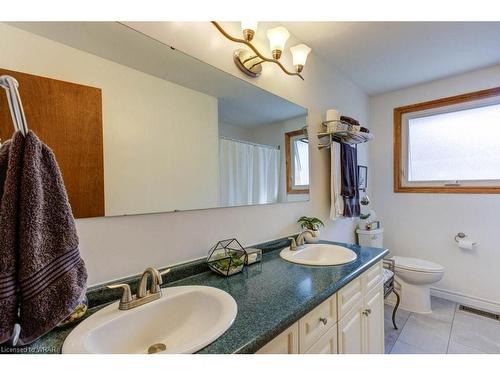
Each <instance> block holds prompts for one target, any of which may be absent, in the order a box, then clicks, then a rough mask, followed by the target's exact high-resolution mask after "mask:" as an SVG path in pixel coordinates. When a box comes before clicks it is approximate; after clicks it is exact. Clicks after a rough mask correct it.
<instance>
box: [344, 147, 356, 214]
mask: <svg viewBox="0 0 500 375" xmlns="http://www.w3.org/2000/svg"><path fill="white" fill-rule="evenodd" d="M340 159H341V170H342V186H341V194H342V197H343V198H344V213H343V215H344V217H358V216H359V215H360V211H361V210H360V206H359V190H358V155H357V149H356V147H355V146H351V145H349V144H346V143H341V152H340Z"/></svg>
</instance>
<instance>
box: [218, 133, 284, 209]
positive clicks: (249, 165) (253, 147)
mask: <svg viewBox="0 0 500 375" xmlns="http://www.w3.org/2000/svg"><path fill="white" fill-rule="evenodd" d="M279 169H280V150H279V149H278V148H275V147H272V146H267V145H257V144H251V143H246V142H241V141H236V140H232V139H225V138H220V140H219V174H220V206H241V205H248V204H263V203H276V202H278V187H279V175H280V173H279V172H280V171H279Z"/></svg>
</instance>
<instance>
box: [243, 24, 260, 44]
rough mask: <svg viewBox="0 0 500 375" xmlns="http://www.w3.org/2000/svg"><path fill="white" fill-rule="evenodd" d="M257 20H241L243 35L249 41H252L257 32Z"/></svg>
mask: <svg viewBox="0 0 500 375" xmlns="http://www.w3.org/2000/svg"><path fill="white" fill-rule="evenodd" d="M258 24H259V23H258V22H257V21H241V31H242V32H243V37H244V38H245V40H246V41H247V42H250V41H251V40H252V39H253V37H254V35H255V32H256V31H257V25H258Z"/></svg>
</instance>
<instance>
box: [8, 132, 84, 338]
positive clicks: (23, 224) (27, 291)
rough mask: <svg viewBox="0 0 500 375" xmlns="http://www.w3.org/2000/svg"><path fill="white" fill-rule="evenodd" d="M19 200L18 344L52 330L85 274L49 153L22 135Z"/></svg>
mask: <svg viewBox="0 0 500 375" xmlns="http://www.w3.org/2000/svg"><path fill="white" fill-rule="evenodd" d="M20 187H21V189H20V194H21V196H20V201H19V208H20V210H19V249H18V267H17V269H18V275H17V280H18V287H19V299H20V304H19V305H20V312H19V316H20V324H21V334H20V337H19V343H20V344H29V343H31V342H33V341H34V340H36V339H37V338H38V337H40V336H41V335H43V334H44V333H46V332H48V331H50V330H52V329H53V328H54V327H56V326H57V324H59V323H60V322H61V321H63V320H64V319H65V318H66V317H67V316H69V315H70V314H71V313H72V312H73V311H74V309H75V308H76V307H77V306H78V305H79V303H80V302H81V301H82V299H83V298H84V296H85V292H86V282H87V271H86V269H85V264H84V262H83V260H82V259H81V258H80V253H79V249H78V236H77V232H76V228H75V222H74V219H73V214H72V212H71V207H70V205H69V202H68V197H67V194H66V189H65V188H64V183H63V180H62V177H61V173H60V171H59V167H58V165H57V162H56V160H55V157H54V154H53V153H52V150H50V149H49V148H48V147H47V146H46V145H44V144H43V143H42V142H41V141H40V140H39V139H38V137H37V136H36V135H35V134H34V133H33V132H32V131H29V132H28V134H27V135H26V137H25V145H24V158H23V168H22V174H21V184H20Z"/></svg>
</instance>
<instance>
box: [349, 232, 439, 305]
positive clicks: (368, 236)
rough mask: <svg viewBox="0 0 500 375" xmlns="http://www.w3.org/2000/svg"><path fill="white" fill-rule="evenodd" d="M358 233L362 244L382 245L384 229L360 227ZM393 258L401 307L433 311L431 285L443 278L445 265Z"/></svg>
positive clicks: (413, 259)
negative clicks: (371, 229)
mask: <svg viewBox="0 0 500 375" xmlns="http://www.w3.org/2000/svg"><path fill="white" fill-rule="evenodd" d="M375 231H376V232H375ZM356 233H357V234H358V242H359V244H360V245H361V246H371V247H382V244H383V238H382V235H383V230H382V229H376V230H374V231H369V230H361V229H358V230H357V231H356ZM392 259H393V260H394V273H395V280H396V289H399V291H400V292H401V306H400V307H401V308H402V309H404V310H407V311H411V312H416V313H420V314H429V313H431V312H432V308H431V291H430V287H431V285H432V284H434V283H436V282H438V281H439V280H441V279H442V278H443V276H444V267H443V266H442V265H440V264H437V263H434V262H431V261H428V260H424V259H419V258H411V257H402V256H394V257H392Z"/></svg>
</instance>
